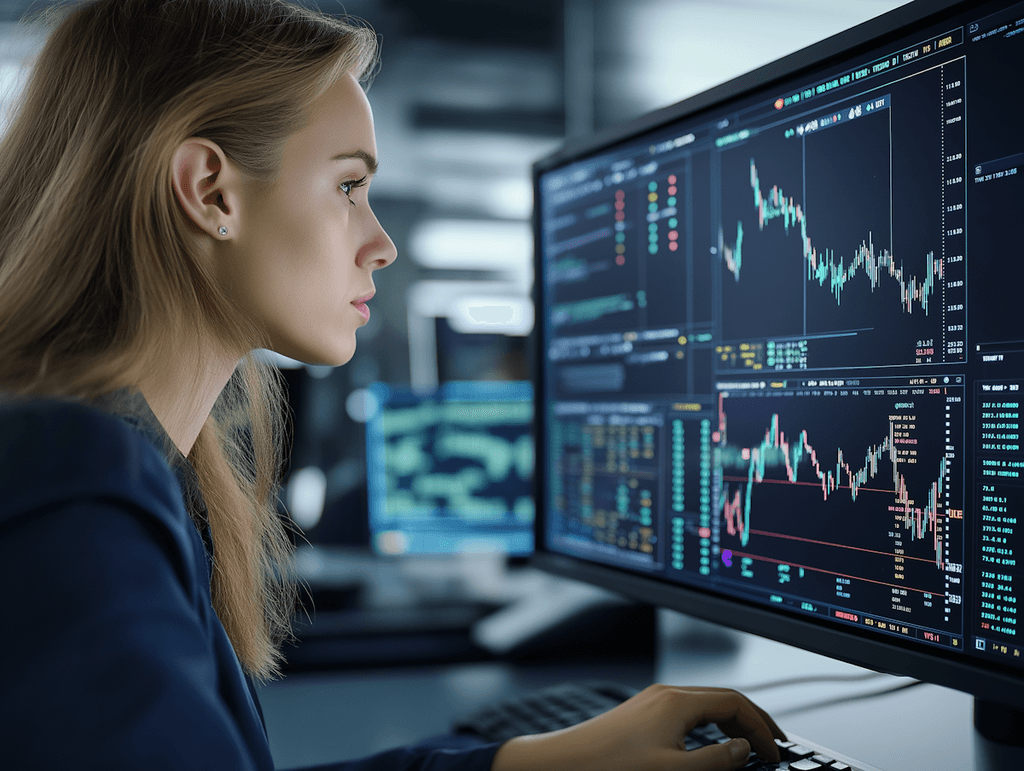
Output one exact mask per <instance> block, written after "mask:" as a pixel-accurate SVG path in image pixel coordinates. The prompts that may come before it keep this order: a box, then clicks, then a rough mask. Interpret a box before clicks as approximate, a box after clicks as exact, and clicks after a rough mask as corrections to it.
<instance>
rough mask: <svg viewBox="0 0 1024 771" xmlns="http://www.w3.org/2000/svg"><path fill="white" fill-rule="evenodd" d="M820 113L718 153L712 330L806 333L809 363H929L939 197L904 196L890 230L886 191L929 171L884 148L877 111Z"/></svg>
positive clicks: (940, 275) (886, 115) (941, 270)
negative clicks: (718, 269)
mask: <svg viewBox="0 0 1024 771" xmlns="http://www.w3.org/2000/svg"><path fill="white" fill-rule="evenodd" d="M832 117H833V121H835V122H834V124H833V125H830V126H829V127H827V128H822V129H819V130H817V131H814V132H810V133H806V134H804V135H803V136H801V137H790V138H787V139H782V138H781V137H780V136H779V135H777V134H769V135H767V136H765V137H763V138H756V139H753V140H751V141H749V142H747V143H745V144H743V145H742V146H740V147H738V148H736V149H733V150H730V151H729V152H727V153H723V160H722V190H723V193H722V220H721V226H720V229H719V242H718V249H717V251H718V254H719V256H720V260H721V265H722V277H721V287H722V324H723V332H724V336H725V338H726V339H749V338H751V337H761V336H765V335H767V336H780V337H781V336H801V335H806V336H808V337H813V338H816V339H818V340H819V341H820V342H818V343H815V344H814V345H813V350H812V351H811V354H812V356H811V366H834V365H838V364H842V365H845V366H851V365H852V366H874V365H883V364H919V363H920V364H923V363H931V362H932V360H933V359H932V358H931V357H932V355H933V354H932V353H929V354H922V353H920V351H921V350H922V349H927V348H938V347H940V345H941V342H939V343H936V342H935V341H941V338H942V333H943V315H944V306H943V293H942V289H943V287H944V281H945V279H946V265H945V262H944V260H943V255H942V249H941V245H942V242H941V234H942V230H941V223H940V219H939V218H940V215H941V207H942V203H941V194H940V193H939V192H934V193H932V192H929V193H928V194H926V195H922V196H921V197H920V200H917V201H914V202H913V212H912V216H904V217H901V218H900V220H899V222H900V226H899V227H898V228H894V226H893V221H894V217H893V210H894V207H896V206H908V205H910V204H908V203H907V202H905V201H904V202H900V201H897V200H895V195H894V190H896V189H897V188H898V186H899V184H902V183H903V182H904V181H905V178H908V177H923V176H926V175H927V174H931V173H933V172H936V173H937V171H939V169H937V168H936V169H931V167H930V166H929V165H928V163H927V162H926V161H925V160H922V159H921V158H917V157H916V156H915V157H914V158H911V159H909V160H908V159H899V158H897V159H894V158H893V157H892V153H891V146H892V137H891V132H892V127H891V125H890V110H888V109H881V110H878V111H877V112H873V113H868V114H863V115H860V116H859V117H857V118H856V119H847V118H845V116H844V114H843V112H842V111H839V112H837V113H836V114H835V115H834V116H832ZM844 121H845V122H844ZM938 155H939V153H938V152H936V154H935V156H936V158H937V157H938ZM932 165H933V166H936V167H938V164H937V163H935V164H932ZM897 178H898V179H897ZM939 187H940V186H938V185H937V186H935V190H937V189H938V188H939ZM919 189H922V190H925V189H927V190H929V191H930V190H932V188H925V187H924V186H922V187H921V188H919ZM907 223H914V224H907ZM751 309H753V310H754V312H753V313H751V312H750V311H751ZM927 341H932V342H933V345H931V346H929V345H925V344H924V343H925V342H927ZM934 360H935V361H938V360H941V359H940V358H936V359H934Z"/></svg>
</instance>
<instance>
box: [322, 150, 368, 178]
mask: <svg viewBox="0 0 1024 771" xmlns="http://www.w3.org/2000/svg"><path fill="white" fill-rule="evenodd" d="M351 158H357V159H359V160H360V161H362V162H363V163H365V164H366V170H367V172H368V173H370V174H376V173H377V159H376V158H374V157H373V156H372V155H370V154H369V153H368V152H366V151H365V150H353V151H352V152H350V153H338V154H337V155H334V156H331V160H332V161H347V160H349V159H351Z"/></svg>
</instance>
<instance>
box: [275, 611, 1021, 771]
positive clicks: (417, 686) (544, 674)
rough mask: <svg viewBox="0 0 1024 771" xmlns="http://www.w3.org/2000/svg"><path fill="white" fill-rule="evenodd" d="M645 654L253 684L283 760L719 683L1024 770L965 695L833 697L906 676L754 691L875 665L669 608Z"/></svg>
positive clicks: (858, 739) (872, 753) (895, 740)
mask: <svg viewBox="0 0 1024 771" xmlns="http://www.w3.org/2000/svg"><path fill="white" fill-rule="evenodd" d="M659 643H660V645H659V654H658V657H657V661H656V662H655V663H654V666H653V668H652V666H651V662H622V663H617V664H593V663H591V664H587V663H578V662H576V663H557V664H531V665H509V664H502V663H475V664H463V665H453V666H444V667H430V668H419V667H418V668H407V669H395V670H375V671H370V672H344V673H330V674H316V675H292V676H289V677H288V678H286V679H285V680H283V681H279V682H276V683H272V684H270V685H268V686H266V687H264V688H263V689H261V694H260V698H261V702H262V705H263V709H264V713H265V715H266V718H267V725H268V732H269V734H270V744H271V750H272V752H273V754H274V758H275V761H276V763H277V764H278V767H279V768H290V767H294V766H300V765H311V764H315V763H324V762H330V761H337V760H343V759H346V758H357V757H361V756H364V755H368V754H372V753H374V752H378V751H381V750H384V749H388V748H390V747H394V746H398V745H402V744H408V743H412V742H415V741H418V740H420V739H423V738H425V737H427V736H431V735H435V734H439V733H444V732H445V731H446V730H447V727H448V725H449V723H450V722H451V720H452V719H453V718H455V717H456V716H458V715H460V714H462V713H464V712H466V711H469V710H472V709H474V708H475V707H478V706H482V705H484V704H487V703H489V702H492V701H495V700H498V699H501V698H505V697H508V696H512V695H517V694H522V693H526V692H528V691H530V690H533V689H536V688H541V687H544V686H546V685H551V684H555V683H560V682H565V681H566V680H582V679H610V680H616V681H619V682H623V683H627V684H629V685H633V686H635V687H638V688H640V687H643V686H645V685H647V684H648V683H649V682H651V681H660V682H664V683H670V684H675V685H716V686H725V687H732V688H737V689H738V690H742V691H745V692H748V693H749V695H750V696H751V698H752V699H753V700H754V701H756V702H757V703H758V704H759V705H761V706H762V707H764V708H765V709H766V710H768V711H769V712H770V713H771V714H772V715H773V716H774V717H775V718H776V720H777V722H778V723H779V724H780V726H781V727H782V728H783V730H787V731H792V732H793V733H795V734H798V735H800V736H803V737H805V738H806V739H808V740H811V741H813V742H816V743H817V744H820V745H823V746H825V747H828V748H830V749H833V750H836V751H837V752H840V753H842V754H845V755H849V756H852V757H853V758H857V759H859V760H862V761H864V762H866V763H870V764H872V765H874V766H877V767H879V768H881V769H886V770H887V771H890V770H891V771H897V770H899V771H915V770H916V769H921V771H924V770H925V769H927V771H946V770H948V771H967V770H968V769H972V768H973V769H976V770H977V771H996V769H999V770H1000V771H1002V769H1011V768H1012V769H1020V768H1024V751H1021V750H1010V751H1007V750H1005V749H1003V748H997V747H993V746H992V745H991V744H990V743H989V742H987V741H985V740H984V739H982V738H981V737H979V736H978V735H977V734H976V732H975V731H974V730H973V727H972V720H971V714H972V699H971V697H969V696H967V695H965V694H962V693H959V692H957V691H952V690H949V689H947V688H941V687H938V686H933V685H920V686H916V687H913V688H908V689H906V690H901V691H897V692H894V693H892V694H887V695H880V696H876V697H873V698H863V699H857V700H847V701H844V702H840V703H826V702H833V701H834V700H836V699H841V698H844V697H852V696H857V695H860V694H869V693H873V692H875V691H882V690H886V689H888V688H891V687H893V686H895V685H899V684H901V683H904V682H909V681H907V680H905V679H904V678H895V677H891V676H888V675H874V676H871V677H869V678H868V679H860V680H854V681H845V682H844V681H837V680H835V679H832V680H825V681H821V682H818V683H804V684H799V685H790V686H776V687H771V688H764V689H761V690H758V689H757V686H758V685H762V684H765V683H768V682H770V681H777V680H781V679H787V678H791V677H799V676H807V675H820V676H823V677H831V678H835V677H837V676H839V677H843V676H851V675H853V676H861V677H862V678H863V676H865V675H871V674H872V673H870V672H868V671H867V670H863V669H860V668H858V667H854V666H851V665H847V664H843V663H841V662H837V661H834V660H832V659H828V658H825V657H823V656H818V655H815V654H812V653H807V652H806V651H802V650H799V649H797V648H792V647H790V646H787V645H782V644H779V643H774V642H771V641H769V640H764V639H761V638H758V637H754V636H752V635H746V634H742V633H737V632H731V631H727V630H721V629H720V628H718V627H714V626H712V625H709V624H705V623H703V622H700V621H696V620H694V619H689V618H687V617H685V616H681V615H680V614H677V613H673V612H671V611H662V612H661V616H660V618H659Z"/></svg>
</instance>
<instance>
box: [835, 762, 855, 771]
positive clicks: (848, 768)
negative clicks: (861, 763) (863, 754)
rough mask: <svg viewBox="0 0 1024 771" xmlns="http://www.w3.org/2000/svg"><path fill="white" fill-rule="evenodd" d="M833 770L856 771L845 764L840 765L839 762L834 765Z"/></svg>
mask: <svg viewBox="0 0 1024 771" xmlns="http://www.w3.org/2000/svg"><path fill="white" fill-rule="evenodd" d="M832 768H833V769H834V771H856V770H855V769H851V768H850V767H849V766H848V765H846V764H845V763H840V762H839V761H838V760H837V761H836V762H835V763H833V764H832Z"/></svg>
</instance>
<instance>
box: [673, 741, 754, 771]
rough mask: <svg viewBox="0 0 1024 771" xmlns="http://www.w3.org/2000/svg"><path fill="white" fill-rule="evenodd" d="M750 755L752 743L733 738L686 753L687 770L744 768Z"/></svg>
mask: <svg viewBox="0 0 1024 771" xmlns="http://www.w3.org/2000/svg"><path fill="white" fill-rule="evenodd" d="M749 757H750V744H749V743H748V742H747V740H746V739H733V740H732V741H729V742H725V743H724V744H712V745H710V746H708V747H701V748H700V749H699V750H690V751H688V752H687V753H686V762H685V765H683V764H680V768H685V769H686V771H733V769H737V768H743V766H745V765H746V764H747V759H748V758H749Z"/></svg>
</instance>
